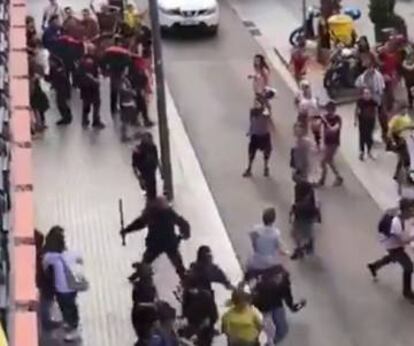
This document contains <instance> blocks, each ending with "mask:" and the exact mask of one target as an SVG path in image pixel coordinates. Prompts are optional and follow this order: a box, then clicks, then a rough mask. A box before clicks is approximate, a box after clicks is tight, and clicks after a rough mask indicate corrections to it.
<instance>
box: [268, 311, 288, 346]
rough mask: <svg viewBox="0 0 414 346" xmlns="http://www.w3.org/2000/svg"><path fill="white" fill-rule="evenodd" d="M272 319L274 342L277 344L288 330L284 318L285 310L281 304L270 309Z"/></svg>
mask: <svg viewBox="0 0 414 346" xmlns="http://www.w3.org/2000/svg"><path fill="white" fill-rule="evenodd" d="M272 320H273V324H274V325H275V328H276V332H275V337H274V343H275V344H277V343H279V342H281V341H282V340H283V339H284V338H285V337H286V335H287V333H288V332H289V325H288V322H287V319H286V311H285V308H284V307H283V306H281V307H280V308H276V309H274V310H273V311H272Z"/></svg>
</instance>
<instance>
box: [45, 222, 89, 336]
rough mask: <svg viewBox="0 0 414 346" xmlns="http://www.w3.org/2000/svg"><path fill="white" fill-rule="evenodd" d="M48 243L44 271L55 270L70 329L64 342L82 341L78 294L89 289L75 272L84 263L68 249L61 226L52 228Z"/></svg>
mask: <svg viewBox="0 0 414 346" xmlns="http://www.w3.org/2000/svg"><path fill="white" fill-rule="evenodd" d="M47 243H48V246H47V248H45V253H44V255H43V270H45V271H46V270H49V268H52V269H53V273H54V290H55V295H56V300H57V302H58V305H59V308H60V310H61V312H62V317H63V321H64V323H65V324H66V325H67V329H68V330H67V332H66V335H65V337H64V340H65V341H67V342H71V341H75V340H78V339H80V334H79V332H78V326H79V311H78V306H77V304H76V298H77V293H78V292H80V291H84V290H86V288H87V283H86V280H85V279H82V278H80V277H79V276H77V275H76V274H75V270H74V268H75V267H76V265H78V264H81V263H82V259H81V257H80V256H79V255H78V254H76V253H75V252H73V251H71V250H68V249H67V248H66V243H65V236H64V230H63V228H62V227H60V226H54V227H52V229H51V231H50V234H49V237H48V239H47Z"/></svg>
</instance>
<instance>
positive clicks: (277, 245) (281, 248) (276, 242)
mask: <svg viewBox="0 0 414 346" xmlns="http://www.w3.org/2000/svg"><path fill="white" fill-rule="evenodd" d="M262 220H263V224H261V225H258V226H255V227H254V229H253V231H252V232H250V239H251V242H252V247H253V255H252V257H251V258H250V259H249V261H248V262H247V265H246V279H247V280H248V278H249V277H254V276H255V273H259V272H261V271H264V270H266V269H269V268H272V267H274V266H277V265H281V264H282V257H284V256H289V253H288V251H287V250H286V247H285V245H284V244H283V241H282V239H281V232H280V230H279V229H278V228H277V227H276V226H275V222H276V210H275V208H267V209H265V210H264V211H263V215H262Z"/></svg>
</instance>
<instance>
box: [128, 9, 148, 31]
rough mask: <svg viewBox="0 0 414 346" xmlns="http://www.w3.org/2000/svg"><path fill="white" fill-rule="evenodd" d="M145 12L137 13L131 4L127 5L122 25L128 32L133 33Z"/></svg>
mask: <svg viewBox="0 0 414 346" xmlns="http://www.w3.org/2000/svg"><path fill="white" fill-rule="evenodd" d="M146 13H147V11H143V12H139V11H138V10H137V8H136V7H135V6H134V5H133V4H128V5H126V7H125V11H124V23H125V25H126V27H127V29H128V30H129V31H130V32H134V31H135V30H136V29H137V28H138V27H139V26H140V25H141V24H142V20H143V18H144V16H145V15H146Z"/></svg>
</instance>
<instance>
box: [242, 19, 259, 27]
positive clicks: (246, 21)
mask: <svg viewBox="0 0 414 346" xmlns="http://www.w3.org/2000/svg"><path fill="white" fill-rule="evenodd" d="M243 25H244V26H245V27H247V28H254V27H255V26H256V25H255V24H254V23H253V22H252V21H250V20H244V21H243Z"/></svg>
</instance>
